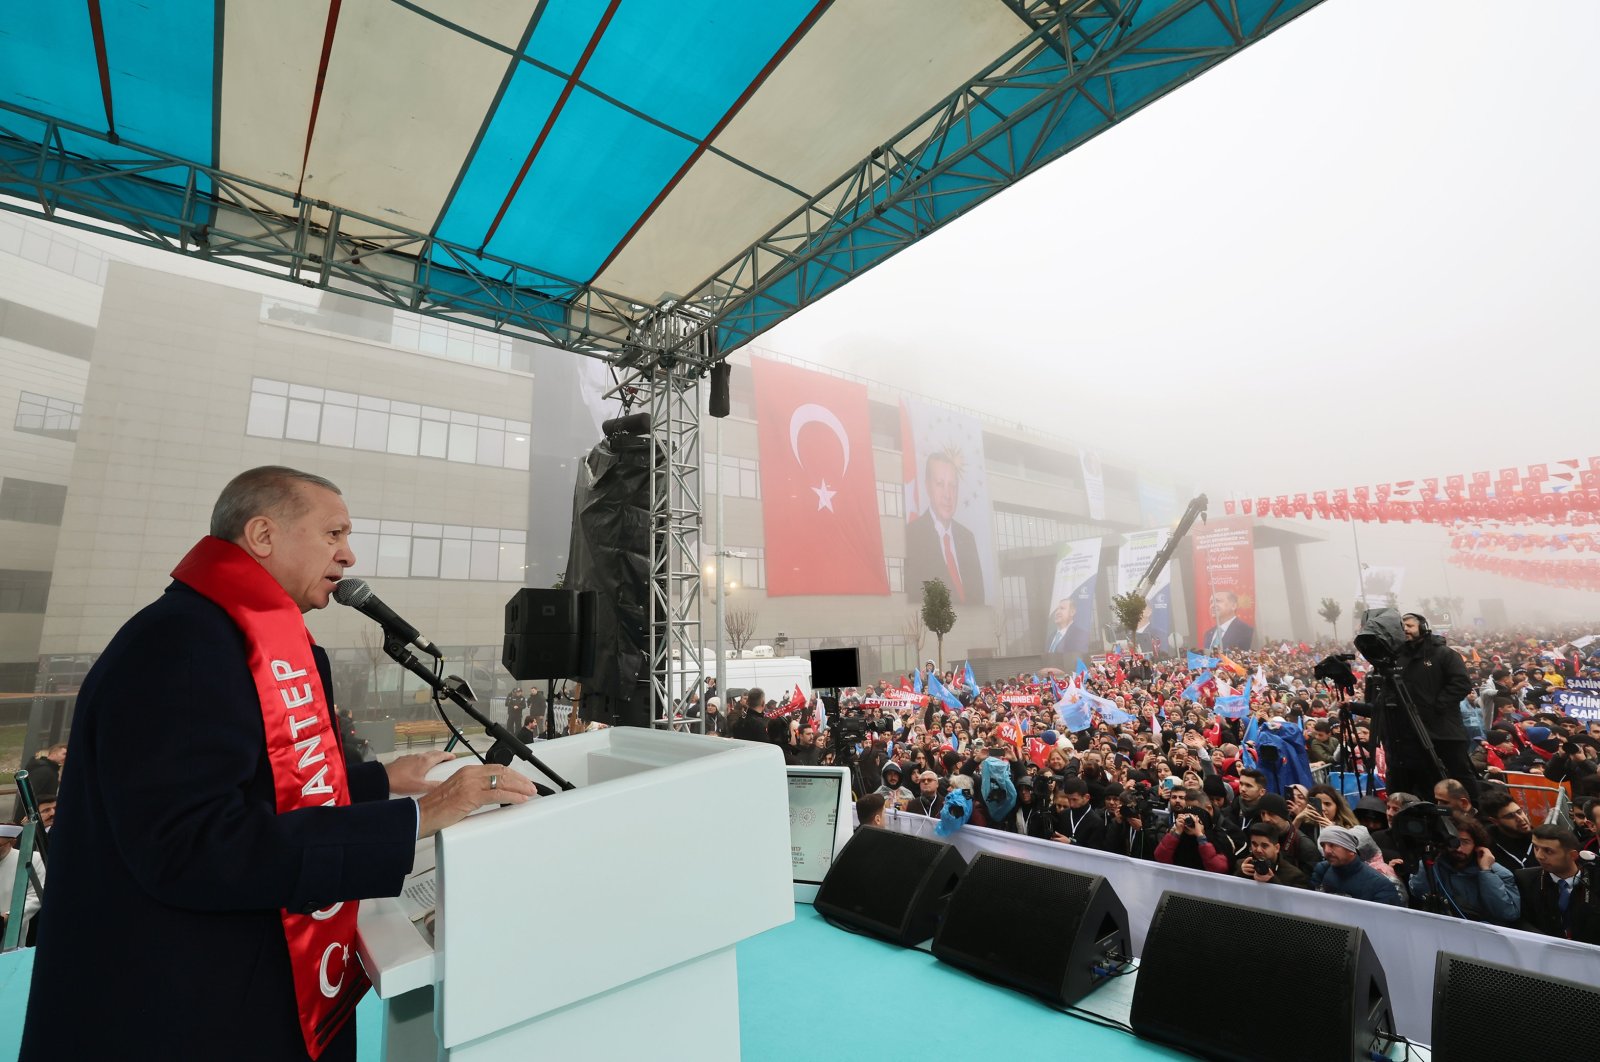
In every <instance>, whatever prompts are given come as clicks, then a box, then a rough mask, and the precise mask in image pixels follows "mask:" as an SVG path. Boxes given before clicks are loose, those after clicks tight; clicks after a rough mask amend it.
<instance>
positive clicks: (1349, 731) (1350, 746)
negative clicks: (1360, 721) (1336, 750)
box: [1338, 701, 1378, 796]
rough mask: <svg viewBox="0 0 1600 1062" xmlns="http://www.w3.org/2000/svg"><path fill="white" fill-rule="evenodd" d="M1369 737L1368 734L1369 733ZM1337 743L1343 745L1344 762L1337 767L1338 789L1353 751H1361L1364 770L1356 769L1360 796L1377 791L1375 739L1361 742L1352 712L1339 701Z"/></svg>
mask: <svg viewBox="0 0 1600 1062" xmlns="http://www.w3.org/2000/svg"><path fill="white" fill-rule="evenodd" d="M1369 737H1370V735H1369ZM1339 744H1340V745H1341V746H1343V747H1344V764H1343V765H1342V766H1341V767H1340V768H1339V771H1338V773H1339V790H1340V791H1341V792H1343V791H1344V788H1345V786H1344V780H1345V775H1347V774H1349V773H1350V761H1351V758H1352V757H1353V755H1354V753H1355V752H1357V751H1359V752H1360V753H1361V766H1362V767H1363V768H1364V770H1358V771H1356V778H1357V779H1358V782H1357V789H1358V790H1359V792H1360V793H1361V795H1362V796H1370V795H1372V794H1373V793H1376V792H1377V791H1378V779H1377V771H1376V770H1375V768H1376V767H1377V764H1378V753H1377V744H1378V742H1377V739H1376V738H1371V740H1369V741H1368V742H1367V744H1365V745H1363V744H1361V740H1360V738H1359V737H1357V735H1356V721H1355V716H1354V714H1353V713H1352V712H1351V711H1350V707H1349V705H1348V704H1347V703H1346V702H1343V701H1341V702H1340V703H1339Z"/></svg>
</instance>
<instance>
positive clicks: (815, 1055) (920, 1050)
mask: <svg viewBox="0 0 1600 1062" xmlns="http://www.w3.org/2000/svg"><path fill="white" fill-rule="evenodd" d="M1016 932H1027V929H1026V927H1021V926H1019V927H1017V928H1016ZM32 969H33V953H32V952H31V951H27V950H24V951H17V952H12V953H11V954H9V955H0V1058H15V1057H16V1055H17V1048H18V1045H19V1044H20V1043H21V1040H22V1016H23V1011H24V1008H25V1006H26V1003H27V996H28V976H29V972H30V971H31V970H32ZM1132 982H1133V979H1132V978H1124V979H1121V980H1119V981H1113V982H1111V983H1110V984H1107V985H1104V986H1102V987H1101V988H1099V989H1098V990H1096V991H1095V992H1094V993H1092V994H1091V995H1090V996H1089V997H1088V998H1086V999H1085V1000H1084V1001H1083V1006H1084V1007H1085V1008H1086V1009H1089V1010H1094V1011H1100V1012H1103V1013H1105V1014H1107V1015H1115V1016H1117V1017H1120V1018H1124V1019H1125V1018H1126V1016H1127V1012H1128V998H1129V994H1130V992H1131V987H1132ZM683 1002H684V1006H686V1007H718V1006H723V1005H724V1001H723V1000H718V999H693V998H691V999H685V1000H684V1001H683ZM382 1005H383V1004H382V1001H381V1000H379V999H377V998H376V997H375V996H373V995H371V994H370V993H369V994H368V995H367V998H366V999H364V1000H363V1001H362V1003H361V1006H360V1007H359V1008H357V1010H356V1020H357V1021H358V1022H359V1023H360V1031H359V1034H358V1038H359V1040H360V1043H361V1060H362V1062H378V1060H379V1059H380V1058H381V1057H382V1044H381V1042H380V1040H381V1037H382V1032H381V1028H380V1019H381V1015H382V1010H381V1007H382ZM739 1027H740V1037H741V1042H742V1047H743V1053H744V1057H745V1058H746V1059H750V1060H751V1062H784V1060H789V1059H792V1060H794V1062H818V1060H821V1059H827V1060H830V1062H836V1060H855V1059H861V1060H863V1062H878V1060H881V1059H884V1058H895V1057H898V1056H900V1055H902V1054H905V1053H907V1052H910V1053H912V1054H914V1055H917V1056H926V1054H927V1053H928V1052H929V1051H939V1052H951V1051H960V1052H974V1051H975V1052H977V1053H979V1054H980V1055H986V1054H989V1053H992V1052H993V1051H994V1050H995V1049H997V1048H998V1049H1003V1050H1005V1051H1007V1052H1019V1053H1022V1054H1023V1055H1025V1056H1026V1057H1040V1058H1044V1057H1051V1056H1053V1055H1055V1054H1057V1053H1059V1052H1060V1051H1061V1050H1062V1049H1063V1048H1067V1047H1070V1048H1072V1049H1073V1050H1074V1051H1075V1052H1076V1051H1083V1052H1087V1053H1088V1055H1089V1057H1092V1058H1094V1059H1095V1060H1096V1062H1130V1060H1134V1059H1138V1060H1147V1059H1157V1058H1185V1057H1188V1056H1186V1055H1180V1054H1178V1053H1176V1052H1173V1051H1169V1050H1167V1049H1165V1048H1161V1047H1156V1046H1153V1045H1150V1044H1146V1043H1144V1042H1143V1041H1141V1040H1138V1039H1136V1038H1134V1037H1133V1036H1132V1035H1131V1034H1130V1033H1126V1032H1122V1031H1120V1030H1116V1029H1109V1028H1105V1027H1103V1026H1099V1025H1095V1024H1094V1023H1093V1022H1090V1021H1087V1020H1083V1019H1080V1018H1075V1017H1073V1016H1071V1015H1068V1014H1061V1013H1058V1012H1056V1011H1052V1010H1051V1009H1050V1008H1049V1007H1047V1006H1045V1005H1044V1004H1042V1003H1039V1002H1036V1001H1035V1000H1032V999H1029V998H1028V997H1026V996H1023V995H1020V994H1019V993H1016V992H1012V991H1010V990H1008V989H1004V988H1001V987H999V986H996V985H991V984H988V983H987V982H984V981H980V980H978V979H977V978H974V977H970V976H968V975H967V974H965V973H962V972H961V971H959V970H957V969H955V968H953V967H950V966H946V965H944V964H943V963H940V962H939V961H937V960H936V959H934V957H933V956H932V955H929V954H927V953H925V952H920V951H911V950H907V949H905V948H897V947H894V946H892V945H889V944H885V943H883V942H882V941H878V940H874V939H873V938H871V937H864V936H858V935H856V934H853V933H846V932H844V931H843V930H839V929H834V928H833V927H832V926H830V925H828V924H827V923H826V922H824V921H823V920H822V919H821V918H820V917H818V916H817V914H816V912H815V911H813V910H812V909H811V907H810V906H809V905H806V904H797V905H796V906H795V920H794V921H793V922H791V923H789V924H788V925H785V926H779V927H778V928H777V929H773V930H770V931H768V932H766V933H763V934H761V935H760V936H758V937H753V938H751V939H750V940H747V941H745V942H744V943H742V944H740V945H739ZM1035 1052H1037V1053H1038V1054H1037V1055H1035V1054H1034V1053H1035Z"/></svg>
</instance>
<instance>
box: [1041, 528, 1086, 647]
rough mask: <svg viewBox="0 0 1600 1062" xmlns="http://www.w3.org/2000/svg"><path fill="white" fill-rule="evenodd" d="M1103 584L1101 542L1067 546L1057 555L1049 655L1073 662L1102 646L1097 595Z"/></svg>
mask: <svg viewBox="0 0 1600 1062" xmlns="http://www.w3.org/2000/svg"><path fill="white" fill-rule="evenodd" d="M1099 581H1100V540H1099V539H1098V538H1080V539H1078V540H1077V541H1076V542H1064V543H1062V545H1061V548H1060V550H1059V551H1058V552H1057V554H1056V575H1055V580H1054V582H1053V583H1052V584H1051V590H1050V617H1049V621H1048V622H1047V623H1046V624H1045V627H1044V629H1045V636H1044V645H1043V646H1042V649H1043V651H1044V652H1046V653H1051V654H1054V655H1057V656H1060V657H1061V658H1062V659H1063V660H1065V661H1067V662H1069V663H1070V662H1071V661H1072V659H1073V658H1074V657H1085V656H1087V655H1088V654H1089V647H1090V646H1091V645H1095V646H1098V645H1099V644H1100V628H1099V625H1098V624H1097V623H1096V622H1095V607H1094V595H1095V588H1096V587H1097V586H1098V585H1099Z"/></svg>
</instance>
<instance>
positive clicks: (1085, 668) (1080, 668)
mask: <svg viewBox="0 0 1600 1062" xmlns="http://www.w3.org/2000/svg"><path fill="white" fill-rule="evenodd" d="M1088 670H1089V668H1088V666H1087V665H1086V664H1084V662H1083V657H1081V656H1080V657H1078V666H1077V667H1075V668H1073V669H1072V673H1073V674H1074V675H1081V674H1083V673H1084V672H1085V671H1088Z"/></svg>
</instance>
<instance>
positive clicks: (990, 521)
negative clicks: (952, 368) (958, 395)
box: [900, 398, 1000, 608]
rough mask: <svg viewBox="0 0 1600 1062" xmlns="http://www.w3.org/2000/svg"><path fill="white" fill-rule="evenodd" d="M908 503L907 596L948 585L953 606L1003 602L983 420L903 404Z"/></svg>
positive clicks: (942, 409)
mask: <svg viewBox="0 0 1600 1062" xmlns="http://www.w3.org/2000/svg"><path fill="white" fill-rule="evenodd" d="M900 438H901V462H902V464H901V467H902V472H903V477H904V483H905V500H906V566H905V578H906V596H907V597H908V598H910V599H911V600H913V601H920V600H922V584H923V583H924V582H926V581H927V580H929V579H940V580H943V582H944V584H945V585H946V586H947V587H949V588H950V601H951V603H952V604H954V605H955V606H956V607H958V608H959V607H961V606H962V605H988V604H998V599H999V595H1000V572H999V566H998V564H997V562H996V560H995V552H994V516H993V509H992V508H991V506H990V504H989V473H988V470H987V469H986V468H985V466H984V459H983V426H982V425H981V424H980V423H979V422H978V418H976V417H974V416H971V415H970V414H966V413H959V412H957V411H956V410H953V409H947V408H945V407H944V406H937V405H934V404H933V403H931V402H925V401H922V400H919V399H905V398H903V399H901V400H900Z"/></svg>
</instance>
